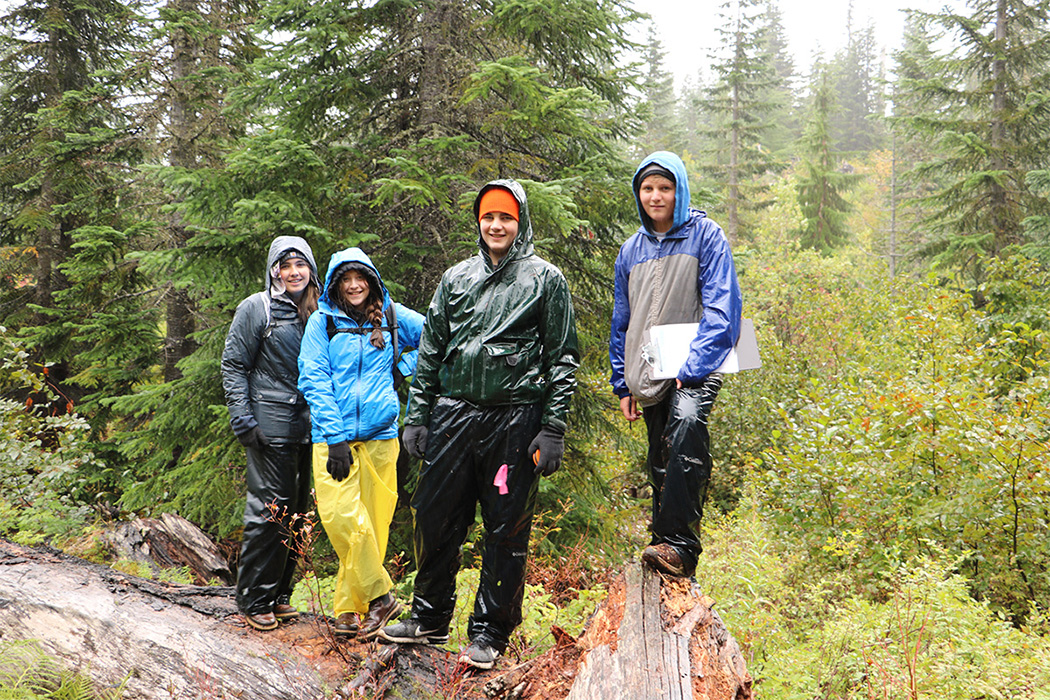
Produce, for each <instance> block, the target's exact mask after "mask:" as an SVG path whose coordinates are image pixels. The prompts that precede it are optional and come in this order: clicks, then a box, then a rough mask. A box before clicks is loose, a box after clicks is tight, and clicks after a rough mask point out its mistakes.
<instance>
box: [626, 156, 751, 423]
mask: <svg viewBox="0 0 1050 700" xmlns="http://www.w3.org/2000/svg"><path fill="white" fill-rule="evenodd" d="M651 163H656V164H658V165H660V166H662V167H664V168H666V169H667V170H670V171H671V172H672V173H674V176H675V184H676V188H675V208H674V224H673V226H672V228H671V230H670V231H669V232H668V233H667V235H666V236H664V238H663V239H662V240H661V239H660V238H658V237H657V236H656V235H655V234H654V233H653V232H652V231H651V230H650V220H649V217H648V216H646V214H645V211H644V210H643V209H642V205H641V202H640V201H638V199H637V194H636V195H635V200H636V204H637V206H638V215H639V218H640V219H641V220H642V226H640V227H639V228H638V231H637V232H636V233H634V234H633V235H632V236H631V237H630V238H628V239H627V240H626V241H625V242H624V244H623V245H622V246H621V247H620V253H619V255H618V256H617V257H616V267H615V276H616V277H615V285H614V305H613V316H612V336H611V338H610V340H609V360H610V362H611V363H612V377H611V379H610V382H611V383H612V388H613V391H614V392H615V393H616V395H617V396H619V397H620V398H623V397H624V396H627V395H629V394H630V395H633V396H634V397H635V398H636V399H637V400H638V403H639V404H640V405H642V406H651V405H653V404H656V403H659V402H660V400H661V399H663V397H664V396H666V394H667V392H668V391H670V390H671V388H672V387H673V386H674V380H673V379H664V380H658V379H653V376H652V367H651V366H650V365H649V364H648V363H647V362H646V361H645V360H644V359H643V352H642V349H643V348H645V347H646V346H647V345H648V344H649V329H650V328H651V327H652V326H655V325H663V324H669V323H695V322H699V324H700V327H699V329H698V331H697V334H696V338H694V339H693V342H692V344H691V345H690V348H689V358H688V360H687V361H686V363H685V365H684V366H683V367H682V369H681V371H680V372H679V373H678V379H680V380H681V382H682V384H683V385H685V386H695V385H697V384H698V383H699V382H700V381H701V380H703V378H704V377H706V376H707V375H708V374H710V373H711V372H712V371H714V370H715V369H717V368H718V367H719V366H720V365H721V364H722V362H723V361H725V359H726V357H727V356H728V355H729V351H730V350H731V349H732V348H733V345H734V344H735V343H736V340H737V337H738V336H739V335H740V311H741V306H742V300H741V296H740V287H739V285H738V284H737V279H736V268H735V267H734V266H733V254H732V252H731V251H730V250H729V242H728V241H727V240H726V237H725V233H723V231H722V228H721V227H720V226H718V224H716V223H714V222H713V221H711V220H710V219H708V218H707V215H706V214H705V213H704V212H702V211H699V210H697V209H692V208H690V206H689V176H688V173H686V170H685V164H684V163H683V162H682V159H681V158H679V157H678V156H677V155H675V154H674V153H670V152H667V151H657V152H656V153H653V154H652V155H650V156H648V157H647V158H645V160H643V161H642V163H641V165H639V166H638V170H637V171H635V178H637V177H638V175H639V173H641V171H642V170H643V169H644V168H645V167H647V166H648V165H650V164H651ZM636 184H637V183H636ZM634 190H635V192H636V193H637V191H638V188H637V187H635V188H634Z"/></svg>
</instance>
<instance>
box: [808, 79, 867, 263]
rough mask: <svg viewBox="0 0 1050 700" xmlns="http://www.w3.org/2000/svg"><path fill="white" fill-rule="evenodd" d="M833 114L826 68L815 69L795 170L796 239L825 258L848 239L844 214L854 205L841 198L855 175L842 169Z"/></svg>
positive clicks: (854, 178)
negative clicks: (799, 217) (799, 216)
mask: <svg viewBox="0 0 1050 700" xmlns="http://www.w3.org/2000/svg"><path fill="white" fill-rule="evenodd" d="M834 112H835V97H834V93H833V92H832V87H831V83H830V78H829V75H828V69H827V68H826V67H820V66H818V72H817V75H816V77H815V80H814V86H813V106H812V111H811V114H810V119H809V121H808V123H807V124H806V129H805V131H804V132H803V134H802V139H801V140H800V141H799V149H800V151H801V154H802V163H801V165H800V167H799V168H798V174H797V178H798V179H797V184H796V187H797V189H798V206H799V209H800V210H801V212H802V226H801V227H800V228H799V230H798V233H799V238H800V241H801V243H802V246H803V247H805V248H812V249H813V250H817V251H820V252H821V253H823V254H825V255H827V254H829V253H830V252H831V251H832V250H833V249H834V248H837V247H839V246H841V245H843V244H844V243H845V242H846V239H847V230H846V226H845V224H846V215H847V214H848V213H849V212H850V211H852V209H853V206H852V205H851V204H850V203H849V202H848V201H846V199H845V198H844V197H843V194H844V193H845V192H848V191H849V190H850V189H852V188H853V186H854V185H855V183H856V181H857V178H858V176H857V175H856V174H855V173H853V172H851V171H848V169H846V170H844V169H843V168H842V163H840V162H839V161H840V159H841V154H840V153H839V152H838V151H837V150H836V145H835V144H834V142H833V137H832V134H831V130H830V119H831V117H832V115H833V114H834Z"/></svg>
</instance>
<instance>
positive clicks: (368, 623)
mask: <svg viewBox="0 0 1050 700" xmlns="http://www.w3.org/2000/svg"><path fill="white" fill-rule="evenodd" d="M399 612H401V603H399V602H397V598H395V597H394V595H393V594H392V593H387V594H385V595H381V596H379V597H378V598H376V599H375V600H373V601H372V602H371V603H369V604H368V614H367V615H365V619H364V620H363V621H362V622H361V629H360V631H359V632H358V633H357V636H358V638H359V639H362V640H364V641H366V642H367V641H369V640H372V639H375V638H376V635H377V634H379V630H381V629H383V628H384V627H385V626H386V623H388V622H390V618H392V617H393V616H394V615H397V614H398V613H399Z"/></svg>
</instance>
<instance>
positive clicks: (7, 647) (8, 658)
mask: <svg viewBox="0 0 1050 700" xmlns="http://www.w3.org/2000/svg"><path fill="white" fill-rule="evenodd" d="M123 695H124V684H123V683H121V684H120V685H119V686H117V687H116V688H109V689H106V690H99V689H96V688H95V687H94V685H93V684H92V682H91V680H90V679H89V678H88V677H87V676H83V675H79V674H74V673H70V672H69V671H66V670H64V669H63V668H62V667H61V666H60V665H59V664H58V662H56V661H55V660H53V659H52V658H51V657H49V656H48V655H47V654H46V653H45V651H44V650H43V649H42V648H41V647H40V645H39V644H37V643H35V642H32V641H0V697H2V698H11V699H12V700H120V698H121V697H123Z"/></svg>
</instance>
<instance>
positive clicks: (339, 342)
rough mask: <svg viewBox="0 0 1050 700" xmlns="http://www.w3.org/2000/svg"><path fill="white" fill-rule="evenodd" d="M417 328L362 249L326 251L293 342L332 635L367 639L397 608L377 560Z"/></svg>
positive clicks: (391, 502)
mask: <svg viewBox="0 0 1050 700" xmlns="http://www.w3.org/2000/svg"><path fill="white" fill-rule="evenodd" d="M422 332H423V316H422V314H419V313H417V312H415V311H413V310H412V309H410V308H408V307H406V306H402V305H401V304H395V303H394V302H393V301H391V299H390V294H389V293H388V292H387V289H386V287H385V286H384V285H383V280H382V278H381V277H380V276H379V272H378V270H376V267H375V265H373V264H372V260H371V259H370V258H369V257H368V255H366V254H365V253H364V251H362V250H361V249H360V248H348V249H346V250H343V251H340V252H338V253H336V254H334V255H333V256H332V259H331V261H330V262H329V263H328V273H327V276H326V277H325V283H324V292H322V294H321V299H320V301H319V302H318V308H317V313H315V314H314V315H313V316H311V317H310V321H309V323H307V324H306V333H305V335H304V336H303V345H302V349H301V350H300V352H299V389H300V390H301V391H302V392H303V395H304V396H305V397H306V400H307V402H308V403H309V404H310V411H311V416H312V419H313V428H312V433H313V442H314V447H313V465H314V467H313V471H314V488H315V491H316V494H317V510H318V512H319V513H320V516H321V523H322V524H323V525H324V529H325V532H327V533H328V539H329V540H331V542H332V547H333V548H334V549H335V552H336V554H337V555H338V556H339V574H338V576H337V577H336V584H335V601H334V608H335V614H336V624H335V633H336V634H337V635H341V636H345V637H353V636H354V635H357V636H358V638H360V639H362V640H365V641H367V640H371V639H374V638H375V636H376V634H378V633H379V630H380V629H382V628H383V626H384V625H386V623H387V622H389V621H390V619H391V618H392V617H394V615H396V614H397V613H399V612H400V611H401V608H402V606H401V603H399V602H398V600H397V598H395V597H394V595H393V594H392V593H391V592H390V590H391V588H393V585H394V584H393V581H392V580H391V579H390V575H389V574H388V573H387V571H386V568H385V567H384V566H383V562H384V560H385V558H386V546H387V538H388V536H389V533H390V521H391V520H392V519H393V517H394V507H395V506H396V505H397V456H398V453H399V452H400V446H399V444H398V439H397V432H398V417H399V414H400V411H401V404H400V402H399V400H398V396H397V385H398V384H400V382H401V379H402V378H403V377H405V376H407V375H411V374H413V373H414V372H415V364H416V357H417V352H416V350H415V348H417V347H418V346H419V338H420V335H421V333H422ZM406 347H407V348H411V350H410V351H409V352H406V353H405V354H404V355H402V354H401V350H403V349H404V348H406ZM361 615H365V617H364V620H363V621H361V619H360V616H361Z"/></svg>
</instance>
